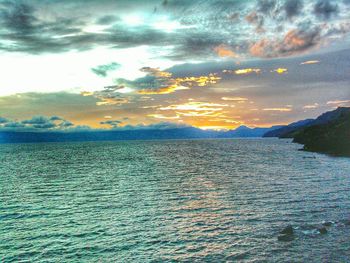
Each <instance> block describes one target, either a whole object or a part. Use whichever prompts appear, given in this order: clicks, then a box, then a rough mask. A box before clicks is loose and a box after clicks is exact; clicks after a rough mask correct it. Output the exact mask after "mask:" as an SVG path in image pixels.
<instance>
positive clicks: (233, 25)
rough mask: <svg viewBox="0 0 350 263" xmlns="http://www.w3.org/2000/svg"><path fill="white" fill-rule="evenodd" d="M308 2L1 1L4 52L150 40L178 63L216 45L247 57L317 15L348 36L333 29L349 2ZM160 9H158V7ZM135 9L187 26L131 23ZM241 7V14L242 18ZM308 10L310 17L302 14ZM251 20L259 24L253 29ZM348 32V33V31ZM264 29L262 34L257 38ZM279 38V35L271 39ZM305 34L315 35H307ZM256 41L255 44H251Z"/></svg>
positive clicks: (207, 54)
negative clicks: (127, 20)
mask: <svg viewBox="0 0 350 263" xmlns="http://www.w3.org/2000/svg"><path fill="white" fill-rule="evenodd" d="M345 1H347V0H345ZM307 3H308V4H309V5H310V6H312V10H311V9H310V8H309V9H307V8H306V7H308V6H309V5H307V4H306V2H305V3H304V2H303V1H302V0H262V1H237V0H215V1H199V0H194V1H184V0H181V1H172V0H168V1H164V2H162V1H160V0H159V1H156V0H154V1H141V0H140V1H124V0H121V1H110V0H103V1H92V0H91V1H80V0H78V1H36V0H33V1H21V0H20V1H15V0H12V1H9V0H8V1H2V2H0V25H1V28H0V39H1V40H0V49H2V50H5V51H9V52H25V53H31V54H41V53H59V52H68V51H86V50H90V49H94V48H96V47H101V46H103V47H109V48H115V49H123V48H130V47H138V46H144V45H147V46H151V47H153V48H154V49H155V50H156V49H157V48H164V47H165V48H168V50H169V51H168V54H166V53H163V55H162V56H163V57H164V58H167V59H171V60H180V61H183V60H191V59H198V60H208V59H211V58H213V57H215V56H216V57H217V54H215V52H214V49H215V47H217V46H220V45H221V44H224V45H226V46H228V47H230V48H231V49H232V50H235V51H237V50H238V51H239V52H240V53H242V54H243V55H246V54H247V53H249V48H247V47H249V46H251V45H254V44H256V43H260V44H261V45H262V44H264V43H265V44H266V41H267V42H274V40H276V39H283V36H284V35H286V33H287V32H286V30H287V28H290V22H291V21H293V22H294V25H295V26H296V27H295V30H296V31H300V32H301V31H305V30H304V29H302V28H300V27H299V26H298V24H300V23H301V22H303V21H304V22H305V20H310V21H311V23H313V24H314V25H316V24H317V23H316V22H317V21H318V18H322V19H327V20H328V25H327V27H328V29H327V30H328V31H329V32H332V35H329V34H328V35H326V34H322V32H321V33H320V35H319V37H320V39H319V41H320V42H323V37H334V36H335V37H337V36H338V35H337V34H340V33H337V32H336V30H333V31H332V29H333V28H336V27H337V26H338V27H339V25H338V24H335V22H334V21H333V19H335V18H336V17H337V16H336V15H337V14H339V13H340V12H341V11H342V8H340V5H342V6H344V3H346V2H344V0H336V1H329V0H328V1H327V0H317V1H316V0H314V1H310V2H307ZM154 7H156V10H157V12H156V13H154V12H153V11H154ZM57 10H58V11H57ZM59 10H63V11H64V12H63V11H62V12H59ZM77 10H79V12H77ZM132 12H136V13H141V14H142V16H144V17H146V18H147V19H150V21H153V20H152V19H154V18H155V17H157V16H158V15H159V17H162V16H164V17H168V18H169V19H170V21H176V22H178V23H179V24H180V25H182V26H184V28H181V29H174V30H168V31H167V30H164V29H161V28H158V27H157V26H154V24H152V23H151V22H150V21H148V20H147V19H146V21H145V22H144V23H141V24H137V23H136V24H132V23H131V24H128V23H125V21H123V19H122V18H123V15H128V14H129V13H132ZM238 12H239V14H241V15H237V14H238ZM305 12H307V13H305ZM301 13H303V14H304V13H305V14H304V15H303V16H300V14H301ZM243 18H245V19H243ZM291 19H293V20H291ZM247 22H248V23H249V24H250V25H251V27H247ZM157 23H158V22H157ZM89 26H102V27H103V29H101V31H100V32H96V31H94V30H88V28H89ZM284 29H285V30H284ZM348 31H349V30H347V31H346V32H344V30H343V31H342V34H345V33H348ZM256 32H258V33H259V38H260V39H257V40H256ZM313 32H314V31H312V32H311V33H313ZM271 35H273V39H269V38H271ZM303 35H308V33H307V32H303ZM252 39H254V41H255V43H252V42H251V41H252ZM326 40H327V39H324V41H326ZM282 41H283V40H282ZM311 42H312V43H311V44H310V43H309V44H308V43H305V45H300V47H298V48H296V49H294V48H292V50H291V52H289V51H288V50H287V51H285V52H282V53H279V52H278V50H277V52H270V53H271V54H272V53H273V54H274V55H276V56H279V55H280V54H281V55H283V56H286V55H295V54H297V51H298V50H301V51H303V52H304V51H307V50H308V47H314V46H315V45H314V41H311ZM281 50H282V51H283V49H281ZM251 54H252V53H251ZM268 56H270V55H265V56H264V57H268ZM96 70H97V71H94V72H95V73H96V74H99V75H101V76H104V75H106V74H107V71H108V70H107V71H106V72H104V69H101V70H100V69H99V68H96Z"/></svg>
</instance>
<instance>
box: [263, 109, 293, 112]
mask: <svg viewBox="0 0 350 263" xmlns="http://www.w3.org/2000/svg"><path fill="white" fill-rule="evenodd" d="M263 111H280V112H288V111H292V109H291V108H265V109H263Z"/></svg>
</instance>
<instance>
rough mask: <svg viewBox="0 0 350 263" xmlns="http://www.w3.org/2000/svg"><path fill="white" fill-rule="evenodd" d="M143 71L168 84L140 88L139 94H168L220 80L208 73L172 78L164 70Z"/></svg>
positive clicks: (149, 69) (148, 69)
mask: <svg viewBox="0 0 350 263" xmlns="http://www.w3.org/2000/svg"><path fill="white" fill-rule="evenodd" d="M143 71H144V72H148V73H151V74H152V75H153V76H155V77H157V78H159V79H160V80H161V81H163V82H164V83H166V84H168V86H164V87H159V88H156V89H147V88H146V89H141V90H139V91H138V93H139V94H144V95H154V94H169V93H173V92H175V91H178V90H187V89H190V88H191V87H195V86H198V87H205V86H208V85H211V84H215V83H217V82H218V81H219V80H221V77H219V76H217V75H216V74H209V75H208V76H199V77H183V78H172V77H171V76H172V74H171V73H169V72H166V71H160V70H158V69H151V68H144V69H143Z"/></svg>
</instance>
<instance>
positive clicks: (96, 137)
mask: <svg viewBox="0 0 350 263" xmlns="http://www.w3.org/2000/svg"><path fill="white" fill-rule="evenodd" d="M278 128H281V126H273V127H270V128H249V127H246V126H240V127H238V128H237V129H235V130H229V131H214V130H202V129H199V128H195V127H178V128H168V129H134V130H109V131H101V130H95V131H94V130H91V131H76V132H54V131H47V132H28V131H26V132H24V131H21V132H19V131H3V132H0V143H25V142H69V141H116V140H158V139H206V138H248V137H262V136H263V135H264V134H265V133H266V132H269V131H272V130H275V129H278Z"/></svg>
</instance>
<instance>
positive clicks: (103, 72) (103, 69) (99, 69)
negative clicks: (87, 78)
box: [91, 62, 121, 77]
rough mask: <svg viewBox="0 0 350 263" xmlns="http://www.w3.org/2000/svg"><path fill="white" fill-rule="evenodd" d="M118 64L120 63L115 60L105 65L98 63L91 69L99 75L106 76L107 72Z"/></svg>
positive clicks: (117, 66) (116, 67)
mask: <svg viewBox="0 0 350 263" xmlns="http://www.w3.org/2000/svg"><path fill="white" fill-rule="evenodd" d="M120 66H121V65H120V64H118V63H116V62H112V63H109V64H106V65H99V66H97V67H95V68H92V69H91V70H92V72H94V73H95V74H96V75H98V76H100V77H106V76H107V74H108V73H109V72H111V71H114V70H116V69H118V68H119V67H120Z"/></svg>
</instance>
